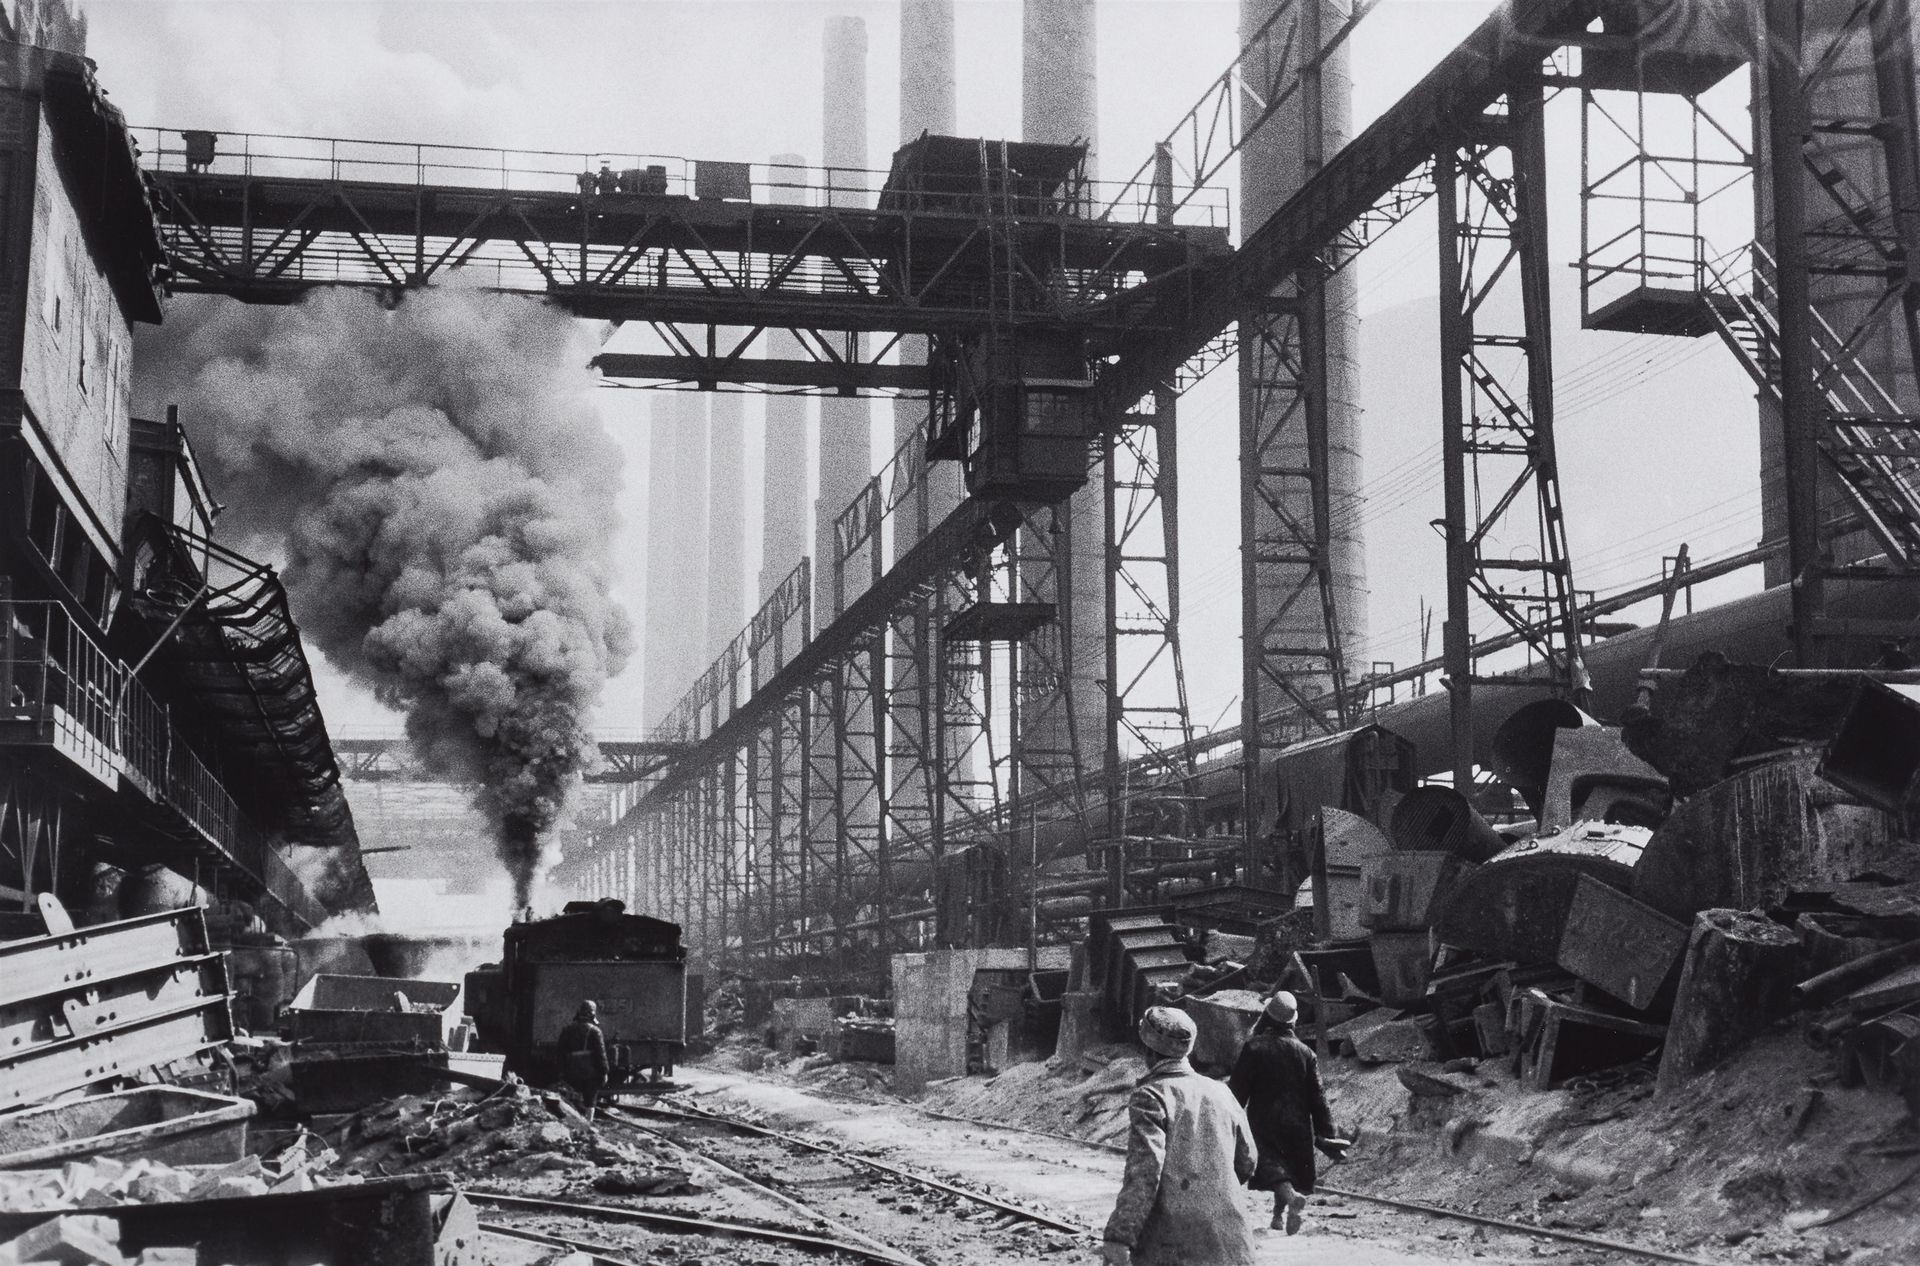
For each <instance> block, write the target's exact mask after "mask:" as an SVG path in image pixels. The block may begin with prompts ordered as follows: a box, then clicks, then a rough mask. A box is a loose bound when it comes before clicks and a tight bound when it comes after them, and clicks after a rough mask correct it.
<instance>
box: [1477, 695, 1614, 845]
mask: <svg viewBox="0 0 1920 1266" xmlns="http://www.w3.org/2000/svg"><path fill="white" fill-rule="evenodd" d="M1599 724H1600V723H1599V722H1598V721H1596V720H1594V719H1593V718H1592V717H1590V716H1588V715H1587V714H1586V713H1584V712H1582V711H1581V710H1580V709H1578V708H1576V707H1574V706H1573V705H1572V704H1571V703H1568V702H1567V701H1566V700H1565V699H1535V700H1534V701H1533V702H1532V703H1525V704H1521V705H1520V706H1519V707H1518V708H1515V709H1514V710H1513V714H1512V715H1511V716H1509V717H1508V718H1507V719H1506V720H1504V721H1502V722H1501V723H1500V728H1499V729H1497V730H1495V731H1494V732H1493V772H1494V773H1496V774H1498V775H1500V777H1501V780H1502V781H1504V782H1505V783H1506V784H1507V785H1508V786H1509V787H1512V788H1513V789H1514V791H1515V792H1517V793H1518V794H1519V796H1520V798H1521V799H1522V800H1524V801H1526V802H1527V808H1528V810H1529V811H1531V812H1532V814H1533V815H1534V817H1536V818H1537V817H1539V816H1540V815H1541V814H1542V813H1543V812H1544V811H1545V807H1546V795H1547V780H1548V779H1549V778H1550V777H1552V773H1553V753H1554V747H1555V745H1556V743H1557V742H1558V736H1559V732H1560V731H1561V730H1577V729H1580V728H1582V727H1584V726H1590V725H1599Z"/></svg>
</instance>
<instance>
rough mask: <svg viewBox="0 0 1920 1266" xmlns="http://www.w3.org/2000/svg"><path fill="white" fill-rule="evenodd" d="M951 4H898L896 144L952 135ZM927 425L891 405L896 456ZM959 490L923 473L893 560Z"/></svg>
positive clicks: (916, 358)
mask: <svg viewBox="0 0 1920 1266" xmlns="http://www.w3.org/2000/svg"><path fill="white" fill-rule="evenodd" d="M953 50H954V43H953V0H901V3H900V143H901V144H902V145H905V144H908V143H909V142H911V141H914V140H916V139H918V138H919V137H920V136H921V135H922V134H923V133H926V132H931V133H933V134H934V135H935V136H951V135H953V132H954V127H955V123H954V97H955V79H954V51H953ZM900 363H901V364H903V365H924V364H926V363H927V340H926V339H925V338H924V337H923V336H921V335H917V334H914V335H908V336H907V337H905V338H903V339H901V340H900ZM926 425H927V402H926V401H925V400H924V399H901V400H896V401H895V402H894V405H893V447H894V451H895V452H898V451H899V450H900V449H902V448H904V447H905V446H906V445H907V443H908V442H909V441H911V440H912V439H913V437H914V435H915V434H916V433H918V432H921V431H924V430H925V429H926ZM964 491H965V490H964V488H963V486H962V482H961V475H960V466H959V463H957V462H940V463H937V464H936V465H935V466H934V467H933V468H932V469H931V470H929V471H928V472H927V479H926V484H925V485H924V487H923V488H922V489H921V498H922V500H923V504H922V505H919V506H915V507H913V510H914V513H913V514H911V515H907V516H902V520H901V521H900V522H898V523H897V524H896V525H895V527H894V534H893V547H894V557H896V558H898V557H899V556H900V555H901V554H904V553H905V552H906V551H907V550H908V549H910V548H912V546H913V544H914V543H915V542H916V541H918V540H919V539H920V535H921V524H922V523H924V524H925V525H926V526H927V527H932V526H933V525H934V524H936V523H939V522H940V521H941V520H942V519H944V518H946V517H947V515H949V514H951V513H952V512H953V510H954V508H955V507H956V506H958V505H959V504H960V501H961V498H962V495H963V493H964Z"/></svg>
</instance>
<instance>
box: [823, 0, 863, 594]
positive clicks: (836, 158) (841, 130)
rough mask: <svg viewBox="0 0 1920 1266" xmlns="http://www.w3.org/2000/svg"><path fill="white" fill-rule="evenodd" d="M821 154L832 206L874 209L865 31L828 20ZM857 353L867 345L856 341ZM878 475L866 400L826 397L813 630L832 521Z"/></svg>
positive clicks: (826, 577) (829, 560) (828, 576)
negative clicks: (869, 186)
mask: <svg viewBox="0 0 1920 1266" xmlns="http://www.w3.org/2000/svg"><path fill="white" fill-rule="evenodd" d="M822 104H823V108H822V112H821V121H822V125H823V126H822V137H821V142H822V143H821V152H822V153H823V155H824V157H825V166H826V168H827V171H826V173H825V179H826V181H827V183H828V186H829V188H830V190H831V193H830V195H829V204H830V205H832V206H837V207H864V206H868V205H870V199H869V198H868V196H867V192H866V189H865V173H866V169H867V24H866V22H864V21H863V20H861V19H860V18H854V17H830V18H828V19H827V29H826V81H825V84H824V91H823V94H822ZM855 342H856V344H857V345H858V348H859V353H860V354H864V352H865V343H866V340H865V339H864V338H863V337H856V340H855ZM872 474H873V414H872V411H871V410H870V409H869V408H868V407H867V402H866V401H865V400H862V399H857V398H856V399H843V398H840V397H837V396H828V397H825V398H823V399H822V400H821V401H820V475H819V494H818V498H817V499H816V501H815V502H814V521H813V522H814V530H813V566H814V571H813V582H814V585H813V591H814V608H813V622H814V627H815V628H821V627H824V626H825V625H827V624H828V623H830V622H831V621H832V619H833V617H834V614H835V612H834V584H833V564H834V541H833V525H834V520H836V519H838V518H839V517H840V512H841V511H842V510H845V509H846V508H847V505H848V503H849V502H851V501H852V500H853V498H854V497H855V496H856V495H857V494H858V493H859V492H860V490H861V489H862V488H864V487H865V486H866V483H867V480H868V479H869V478H870V477H871V476H872Z"/></svg>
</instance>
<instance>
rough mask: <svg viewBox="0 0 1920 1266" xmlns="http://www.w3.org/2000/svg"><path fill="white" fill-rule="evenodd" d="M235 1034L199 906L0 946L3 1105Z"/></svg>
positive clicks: (191, 1051) (182, 1054)
mask: <svg viewBox="0 0 1920 1266" xmlns="http://www.w3.org/2000/svg"><path fill="white" fill-rule="evenodd" d="M232 1036H233V1021H232V1016H231V1013H230V1010H229V1004H228V997H227V979H226V971H225V967H224V961H223V959H222V956H221V955H219V954H216V953H211V952H209V948H208V944H207V928H206V920H205V918H204V916H203V915H202V913H201V911H200V910H199V908H198V907H188V908H186V909H182V910H169V911H165V912H163V913H160V914H148V915H142V916H140V917H138V918H133V919H123V920H120V921H119V922H117V923H104V924H96V925H95V926H93V927H89V928H86V929H84V930H81V931H69V932H64V933H50V934H48V935H45V936H35V937H28V938H26V939H23V940H18V941H12V942H8V943H6V944H0V1045H3V1047H4V1053H0V1108H11V1107H19V1106H22V1105H24V1104H29V1103H36V1102H39V1101H40V1100H42V1099H48V1098H51V1097H52V1096H54V1095H56V1094H59V1093H60V1092H61V1091H64V1090H73V1089H77V1088H79V1087H81V1086H85V1085H87V1084H89V1083H91V1082H95V1081H100V1080H102V1079H104V1078H108V1077H113V1076H120V1075H127V1074H131V1073H136V1072H139V1071H141V1070H142V1069H146V1068H151V1067H154V1066H156V1065H159V1064H166V1063H171V1062H173V1061H174V1060H178V1059H187V1058H190V1057H192V1056H194V1055H197V1054H199V1053H200V1052H202V1051H205V1050H207V1049H209V1048H211V1047H214V1046H217V1045H219V1044H220V1043H222V1042H225V1041H227V1040H229V1039H230V1038H231V1037H232Z"/></svg>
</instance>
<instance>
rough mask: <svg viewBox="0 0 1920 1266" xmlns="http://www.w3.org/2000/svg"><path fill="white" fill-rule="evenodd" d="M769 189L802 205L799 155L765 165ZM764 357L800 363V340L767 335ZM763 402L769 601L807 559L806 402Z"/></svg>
mask: <svg viewBox="0 0 1920 1266" xmlns="http://www.w3.org/2000/svg"><path fill="white" fill-rule="evenodd" d="M768 165H769V167H770V177H769V178H770V180H771V182H772V187H771V188H770V190H769V192H768V200H769V201H772V202H780V203H797V202H801V201H804V200H805V199H804V192H805V191H804V190H803V189H802V188H801V187H800V186H801V183H802V182H803V181H804V180H805V179H806V166H807V160H806V159H805V158H804V157H802V156H801V155H799V154H775V155H774V156H773V157H772V159H770V160H769V164H768ZM766 346H767V355H768V356H770V357H772V358H774V359H776V360H800V359H803V355H804V354H803V352H802V351H801V347H800V340H799V339H797V338H795V337H794V336H793V333H792V332H791V331H789V330H769V331H768V332H767V334H766ZM766 401H767V437H766V455H767V457H766V469H765V471H764V472H763V474H762V477H761V490H762V491H761V498H762V502H763V504H762V507H761V518H760V533H761V535H760V600H761V601H762V602H765V601H766V600H767V599H768V598H769V597H771V596H772V595H773V590H774V587H775V586H777V585H778V584H779V583H780V582H781V581H783V580H785V579H786V578H787V574H788V573H789V572H791V571H792V570H793V569H794V568H795V567H797V566H798V565H799V563H800V560H801V558H803V557H805V555H806V553H807V475H806V471H807V399H806V397H805V396H797V395H770V396H768V397H767V398H766Z"/></svg>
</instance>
